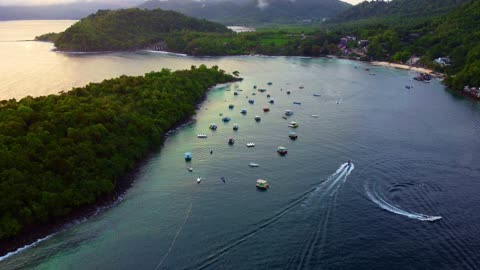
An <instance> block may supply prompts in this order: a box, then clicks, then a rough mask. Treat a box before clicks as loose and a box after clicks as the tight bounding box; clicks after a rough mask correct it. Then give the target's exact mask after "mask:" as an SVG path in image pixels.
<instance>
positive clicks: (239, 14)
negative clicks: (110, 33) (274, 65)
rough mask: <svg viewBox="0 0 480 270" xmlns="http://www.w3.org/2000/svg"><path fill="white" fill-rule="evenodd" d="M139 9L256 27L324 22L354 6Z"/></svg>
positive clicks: (177, 3) (261, 1)
mask: <svg viewBox="0 0 480 270" xmlns="http://www.w3.org/2000/svg"><path fill="white" fill-rule="evenodd" d="M139 7H140V8H145V9H155V8H161V9H167V10H175V11H178V12H181V13H184V14H186V15H189V16H193V17H197V18H204V19H208V20H212V21H216V22H220V23H223V24H244V25H256V24H265V23H302V22H315V21H321V20H323V19H324V18H328V17H333V16H335V15H337V14H339V13H341V12H343V11H345V10H347V9H348V8H349V7H351V5H350V4H347V3H345V2H342V1H339V0H239V1H233V0H225V1H217V0H203V1H198V0H170V1H160V0H150V1H147V2H145V3H144V4H142V5H140V6H139Z"/></svg>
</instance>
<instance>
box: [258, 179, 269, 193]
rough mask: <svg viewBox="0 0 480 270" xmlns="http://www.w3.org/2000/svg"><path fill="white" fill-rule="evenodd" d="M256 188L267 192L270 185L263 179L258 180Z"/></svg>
mask: <svg viewBox="0 0 480 270" xmlns="http://www.w3.org/2000/svg"><path fill="white" fill-rule="evenodd" d="M255 186H256V187H257V188H258V189H263V190H267V189H268V188H269V187H270V185H268V182H267V180H263V179H258V180H257V183H256V185H255Z"/></svg>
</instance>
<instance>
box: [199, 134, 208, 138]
mask: <svg viewBox="0 0 480 270" xmlns="http://www.w3.org/2000/svg"><path fill="white" fill-rule="evenodd" d="M207 137H208V136H207V134H203V133H200V134H198V135H197V138H199V139H206V138H207Z"/></svg>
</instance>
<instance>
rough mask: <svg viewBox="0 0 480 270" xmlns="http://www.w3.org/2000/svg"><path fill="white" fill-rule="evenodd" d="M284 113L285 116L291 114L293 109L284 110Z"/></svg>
mask: <svg viewBox="0 0 480 270" xmlns="http://www.w3.org/2000/svg"><path fill="white" fill-rule="evenodd" d="M285 115H286V116H290V115H293V111H291V110H285Z"/></svg>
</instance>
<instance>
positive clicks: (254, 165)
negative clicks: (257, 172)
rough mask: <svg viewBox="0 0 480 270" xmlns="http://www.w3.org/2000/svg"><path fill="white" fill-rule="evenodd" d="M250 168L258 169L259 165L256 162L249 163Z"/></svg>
mask: <svg viewBox="0 0 480 270" xmlns="http://www.w3.org/2000/svg"><path fill="white" fill-rule="evenodd" d="M248 166H250V167H258V164H257V163H255V162H250V163H248Z"/></svg>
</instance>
